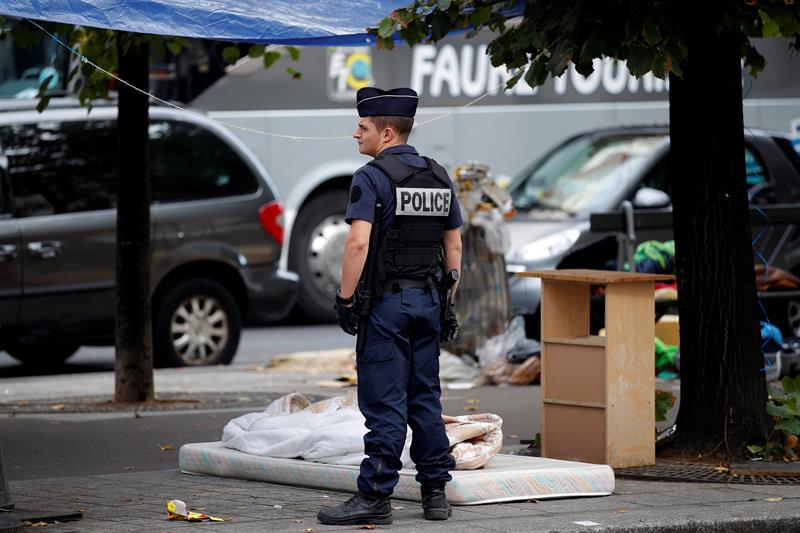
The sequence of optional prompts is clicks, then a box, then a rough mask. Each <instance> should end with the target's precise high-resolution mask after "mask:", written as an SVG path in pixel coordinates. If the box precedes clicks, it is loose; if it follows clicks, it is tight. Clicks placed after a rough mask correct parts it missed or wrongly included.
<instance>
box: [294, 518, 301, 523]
mask: <svg viewBox="0 0 800 533" xmlns="http://www.w3.org/2000/svg"><path fill="white" fill-rule="evenodd" d="M294 523H295V524H302V523H303V520H302V519H299V518H298V519H297V520H295V521H294Z"/></svg>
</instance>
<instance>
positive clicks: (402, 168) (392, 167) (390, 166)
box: [367, 154, 413, 184]
mask: <svg viewBox="0 0 800 533" xmlns="http://www.w3.org/2000/svg"><path fill="white" fill-rule="evenodd" d="M367 164H368V165H372V166H373V167H376V168H379V169H381V170H382V171H383V172H384V173H385V174H386V175H387V176H389V178H390V179H391V180H392V181H393V182H394V183H396V184H400V183H403V182H404V181H405V180H406V179H408V178H409V176H411V175H412V174H413V171H412V170H411V168H410V167H409V166H408V165H406V164H405V163H403V162H402V161H400V159H399V158H398V157H395V156H394V155H392V154H384V155H381V156H380V157H376V158H375V159H373V160H372V161H370V162H369V163H367Z"/></svg>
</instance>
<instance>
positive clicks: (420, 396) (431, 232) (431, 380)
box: [317, 87, 463, 525]
mask: <svg viewBox="0 0 800 533" xmlns="http://www.w3.org/2000/svg"><path fill="white" fill-rule="evenodd" d="M356 101H357V107H358V114H359V117H360V118H359V121H358V127H357V129H356V132H355V133H354V134H353V137H354V138H355V140H356V142H357V143H358V150H359V152H361V153H362V154H364V155H368V156H371V157H373V158H374V159H373V160H372V161H370V162H369V163H368V164H367V165H365V166H363V167H361V168H360V169H359V170H357V171H356V173H355V174H354V176H353V181H352V184H351V187H350V198H349V202H348V205H347V212H346V215H345V219H346V221H347V223H348V224H350V232H349V234H348V237H347V241H346V243H345V247H344V258H343V265H342V285H341V288H340V289H339V291H338V292H337V295H336V303H335V306H334V308H335V309H336V312H337V316H338V320H339V324H340V326H341V327H342V329H344V330H345V331H346V332H347V333H349V334H351V335H353V334H356V331H357V329H358V328H359V327H362V328H363V327H364V326H363V324H364V322H362V325H361V326H359V325H358V324H359V322H358V314H357V313H358V306H359V302H358V294H357V293H356V288H357V286H358V282H359V278H360V276H361V274H362V271H363V269H364V265H365V262H366V260H367V255H368V252H369V250H368V248H369V242H370V234H371V232H373V231H379V232H380V233H379V234H378V240H377V242H378V243H379V247H378V250H377V251H373V252H370V253H377V254H378V255H377V262H376V278H377V279H376V280H375V282H376V284H377V288H378V291H377V292H378V294H379V295H380V296H379V298H378V299H377V302H376V303H375V304H374V306H373V308H372V310H371V312H370V313H369V315H368V317H367V320H366V331H360V332H359V333H360V334H361V335H364V334H366V339H365V345H364V349H363V350H362V351H361V352H360V353H358V354H357V366H358V368H357V370H358V405H359V408H360V409H361V412H362V413H363V415H364V418H365V419H366V426H367V429H368V432H367V434H366V435H365V436H364V451H365V453H366V455H367V457H366V458H365V459H364V460H363V462H362V463H361V470H360V474H359V476H358V491H359V492H358V494H356V495H355V496H353V497H352V498H350V499H349V500H348V501H347V502H345V503H343V504H341V505H339V506H337V507H323V508H322V509H321V510H320V512H319V514H318V516H317V518H318V520H319V521H320V522H322V523H323V524H340V525H351V524H367V523H372V524H390V523H391V522H392V508H391V504H390V500H389V498H390V496H391V494H392V491H393V490H394V486H395V485H396V484H397V481H398V479H399V476H398V470H399V469H400V468H401V466H402V463H401V461H400V454H401V452H402V450H403V446H404V443H405V440H406V430H407V425H408V426H410V427H411V430H412V435H413V438H412V444H411V459H412V460H413V461H414V463H415V464H416V468H417V476H416V479H417V481H418V482H419V483H420V485H421V493H422V507H423V513H424V516H425V518H426V519H428V520H446V519H447V518H448V517H449V516H450V513H451V509H450V505H449V504H448V503H447V499H446V497H445V491H444V487H445V483H446V482H448V481H450V479H451V476H450V474H449V473H448V471H449V470H450V469H452V468H453V467H454V465H455V462H454V460H453V457H452V456H451V455H450V454H449V453H448V441H447V435H446V434H445V430H444V423H443V422H442V417H441V414H442V408H441V402H440V396H441V389H440V386H439V342H440V337H441V338H443V339H444V340H448V339H451V338H452V337H453V336H454V335H455V334H456V333H457V330H458V324H457V322H456V321H455V316H454V315H451V316H449V317H445V319H444V321H442V319H441V315H440V304H441V302H440V296H439V293H438V291H437V290H436V288H437V287H436V285H437V284H438V283H439V282H440V280H441V278H442V272H443V271H444V272H450V271H452V270H456V271H459V270H460V268H461V232H460V230H459V227H460V226H461V225H462V224H463V221H462V218H461V211H460V209H459V206H458V202H457V199H456V195H455V193H454V192H453V190H452V181H451V180H450V178H449V176H448V175H447V172H446V171H445V170H444V169H443V168H442V167H441V166H440V165H438V164H437V163H436V162H435V161H433V160H431V159H427V158H423V157H420V155H419V154H418V153H417V151H416V150H415V149H414V148H413V147H412V146H410V145H408V144H406V141H407V138H408V135H409V133H410V132H411V128H412V126H413V124H414V118H413V117H414V114H415V113H416V109H417V101H418V96H417V93H416V92H414V91H413V90H411V89H406V88H399V89H392V90H388V91H383V90H381V89H377V88H375V87H366V88H362V89H360V90H359V91H358V93H357V95H356ZM376 204H380V205H381V209H380V212H378V213H377V214H376V209H375V206H376ZM376 216H377V217H378V219H377V220H376ZM454 293H455V287H453V294H454Z"/></svg>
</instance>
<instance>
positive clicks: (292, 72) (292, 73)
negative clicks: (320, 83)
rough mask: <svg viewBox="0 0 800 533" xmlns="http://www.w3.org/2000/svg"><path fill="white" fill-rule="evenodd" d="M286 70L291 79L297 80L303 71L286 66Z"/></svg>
mask: <svg viewBox="0 0 800 533" xmlns="http://www.w3.org/2000/svg"><path fill="white" fill-rule="evenodd" d="M286 72H288V73H289V75H290V76H291V77H292V79H293V80H299V79H300V78H302V77H303V73H302V72H300V71H299V70H296V69H294V68H292V67H287V68H286Z"/></svg>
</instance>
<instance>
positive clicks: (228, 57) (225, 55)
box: [222, 46, 242, 64]
mask: <svg viewBox="0 0 800 533" xmlns="http://www.w3.org/2000/svg"><path fill="white" fill-rule="evenodd" d="M241 55H242V53H241V52H240V51H239V49H238V48H237V47H235V46H226V47H225V48H223V49H222V60H223V61H225V62H226V63H229V64H232V63H236V62H237V61H238V60H239V58H240V57H241Z"/></svg>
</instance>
